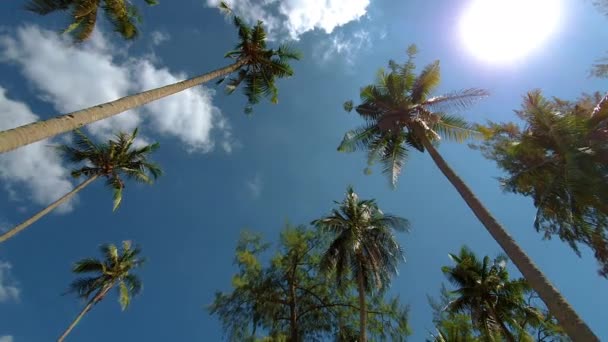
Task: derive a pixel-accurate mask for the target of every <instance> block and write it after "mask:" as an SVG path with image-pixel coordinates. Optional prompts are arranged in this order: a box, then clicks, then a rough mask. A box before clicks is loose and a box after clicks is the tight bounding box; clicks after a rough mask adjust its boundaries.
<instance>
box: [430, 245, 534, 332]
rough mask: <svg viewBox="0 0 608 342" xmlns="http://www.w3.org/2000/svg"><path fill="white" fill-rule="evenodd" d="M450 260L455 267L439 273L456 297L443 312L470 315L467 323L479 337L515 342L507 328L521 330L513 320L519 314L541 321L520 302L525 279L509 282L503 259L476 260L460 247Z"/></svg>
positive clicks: (470, 253) (515, 319)
mask: <svg viewBox="0 0 608 342" xmlns="http://www.w3.org/2000/svg"><path fill="white" fill-rule="evenodd" d="M450 258H451V259H452V260H453V261H454V262H455V264H456V265H454V266H444V267H442V269H441V270H442V271H443V273H444V274H445V276H446V277H447V278H448V280H449V281H450V283H452V285H454V286H456V287H457V289H456V290H454V291H452V294H453V295H455V296H456V298H455V299H454V300H452V301H451V302H450V303H449V304H448V306H447V308H446V309H447V310H448V312H450V313H455V314H457V313H467V314H470V317H471V323H472V324H473V326H474V327H475V328H477V330H479V331H480V332H481V333H482V335H483V336H486V337H488V338H489V339H493V336H495V335H496V334H500V335H502V336H503V337H504V338H505V339H506V340H507V341H509V342H515V341H517V340H519V339H516V337H515V335H516V334H515V333H514V332H513V331H511V329H513V330H514V331H515V332H518V331H522V330H523V328H522V327H520V326H519V324H518V321H517V318H519V316H521V315H522V313H525V314H526V316H527V317H532V318H534V317H536V319H537V320H540V319H541V316H542V314H541V313H540V312H539V311H538V310H536V309H535V308H533V307H531V306H528V305H527V303H526V301H525V299H524V294H525V293H526V292H527V291H528V290H529V287H528V285H527V283H526V282H525V280H523V279H515V280H511V279H509V273H508V272H507V269H506V258H505V257H504V256H499V257H498V258H496V259H495V260H494V261H493V262H491V260H490V258H489V257H488V256H486V257H484V258H483V260H479V259H478V258H477V256H476V255H475V254H474V253H473V252H472V251H471V250H469V249H468V248H467V247H462V248H461V250H460V253H459V254H458V255H455V254H450ZM509 326H511V327H512V328H511V329H509Z"/></svg>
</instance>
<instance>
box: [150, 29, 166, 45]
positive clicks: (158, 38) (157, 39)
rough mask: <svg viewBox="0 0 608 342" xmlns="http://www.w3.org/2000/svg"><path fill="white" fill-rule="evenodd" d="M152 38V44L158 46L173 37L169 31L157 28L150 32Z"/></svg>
mask: <svg viewBox="0 0 608 342" xmlns="http://www.w3.org/2000/svg"><path fill="white" fill-rule="evenodd" d="M150 39H151V40H152V45H154V46H158V45H160V44H162V43H164V42H166V41H168V40H169V39H171V35H169V33H168V32H165V31H158V30H157V31H152V33H150Z"/></svg>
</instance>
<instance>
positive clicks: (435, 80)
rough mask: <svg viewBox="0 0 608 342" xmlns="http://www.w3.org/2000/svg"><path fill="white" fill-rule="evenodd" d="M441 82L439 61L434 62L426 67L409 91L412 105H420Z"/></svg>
mask: <svg viewBox="0 0 608 342" xmlns="http://www.w3.org/2000/svg"><path fill="white" fill-rule="evenodd" d="M440 81H441V69H440V67H439V61H435V62H434V63H431V64H429V65H427V66H426V67H425V68H424V69H423V70H422V72H421V73H420V75H418V78H416V81H415V82H414V85H413V87H412V90H411V98H412V102H413V103H422V102H424V101H425V100H426V99H427V98H428V96H429V95H430V94H431V92H432V91H433V90H435V88H437V86H439V82H440Z"/></svg>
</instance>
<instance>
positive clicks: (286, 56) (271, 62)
mask: <svg viewBox="0 0 608 342" xmlns="http://www.w3.org/2000/svg"><path fill="white" fill-rule="evenodd" d="M220 9H223V10H224V11H225V12H226V13H229V14H230V15H233V13H232V10H231V9H230V8H229V7H228V6H227V5H226V3H224V2H222V3H221V5H220ZM233 23H234V26H235V27H236V29H237V33H238V38H239V43H238V44H237V45H236V46H235V48H234V49H233V50H231V51H228V52H227V53H226V55H225V57H226V58H230V59H234V60H235V61H236V62H237V63H239V62H240V63H242V66H241V67H240V68H239V70H238V71H237V74H236V76H234V77H232V78H230V79H228V80H226V79H225V78H222V79H220V80H219V81H218V84H220V83H223V82H224V81H225V82H226V92H227V93H228V94H232V93H233V92H234V91H235V90H236V89H237V88H238V87H239V86H240V85H241V84H244V86H243V93H244V94H245V96H246V97H247V106H246V107H245V112H246V113H247V114H249V113H251V112H252V110H253V105H255V104H257V103H259V102H260V100H261V99H262V97H267V98H270V101H271V102H272V103H273V104H276V103H278V101H279V98H278V94H279V92H278V88H277V86H276V80H277V79H280V78H286V77H290V76H292V75H293V69H292V67H291V65H290V64H289V62H290V61H291V60H299V59H300V58H301V57H302V56H301V53H300V52H299V51H296V50H294V49H293V48H292V47H291V46H289V45H280V46H279V47H278V48H276V49H269V48H268V47H267V34H266V31H265V30H264V24H263V22H262V21H258V22H257V23H256V24H255V25H254V26H252V27H250V26H248V25H247V24H246V23H245V22H244V21H243V20H242V19H241V18H240V17H238V16H234V15H233Z"/></svg>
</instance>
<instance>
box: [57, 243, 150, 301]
mask: <svg viewBox="0 0 608 342" xmlns="http://www.w3.org/2000/svg"><path fill="white" fill-rule="evenodd" d="M100 251H101V254H102V255H103V259H102V260H100V259H96V258H85V259H82V260H79V261H78V262H76V263H75V264H74V267H73V268H72V272H74V273H76V274H93V275H92V276H86V277H81V278H78V279H76V280H74V281H73V282H72V284H71V285H70V289H69V292H73V293H75V294H76V295H77V296H78V297H80V298H82V299H85V300H89V299H91V298H92V296H93V295H94V294H95V296H97V295H100V294H103V291H104V290H108V289H109V288H111V287H114V286H118V300H119V303H120V306H121V307H122V309H123V310H124V309H126V308H127V307H128V306H129V304H130V302H131V298H132V297H133V296H135V295H137V294H139V293H140V292H141V289H142V284H141V281H140V280H139V278H138V277H137V276H136V275H134V274H132V273H131V271H132V270H133V269H135V268H137V267H139V266H141V265H142V264H143V262H144V259H142V258H141V257H139V254H140V253H141V249H140V248H139V247H137V246H136V247H133V246H132V244H131V242H130V241H123V243H122V246H121V249H118V247H116V245H113V244H105V245H102V246H101V247H100ZM100 299H101V298H98V300H100Z"/></svg>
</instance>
